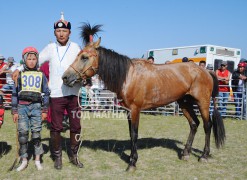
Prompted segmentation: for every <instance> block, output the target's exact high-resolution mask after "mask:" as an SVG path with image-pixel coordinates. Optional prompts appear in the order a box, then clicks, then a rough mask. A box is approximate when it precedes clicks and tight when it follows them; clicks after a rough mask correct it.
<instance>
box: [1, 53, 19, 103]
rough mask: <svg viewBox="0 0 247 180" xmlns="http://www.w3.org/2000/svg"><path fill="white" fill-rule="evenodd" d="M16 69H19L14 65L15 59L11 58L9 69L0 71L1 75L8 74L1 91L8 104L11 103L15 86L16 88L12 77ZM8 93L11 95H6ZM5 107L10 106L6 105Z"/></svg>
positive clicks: (9, 59)
mask: <svg viewBox="0 0 247 180" xmlns="http://www.w3.org/2000/svg"><path fill="white" fill-rule="evenodd" d="M16 68H17V67H16V65H15V64H14V58H13V57H9V58H8V64H7V67H6V68H3V69H1V70H0V74H3V73H6V84H4V85H3V87H2V89H1V90H0V93H1V94H3V93H4V94H5V95H4V99H5V101H6V102H7V103H10V102H11V95H10V94H12V90H13V86H14V81H13V79H12V77H11V75H12V73H13V72H14V71H15V70H16ZM6 93H9V94H6ZM5 105H6V106H8V104H5Z"/></svg>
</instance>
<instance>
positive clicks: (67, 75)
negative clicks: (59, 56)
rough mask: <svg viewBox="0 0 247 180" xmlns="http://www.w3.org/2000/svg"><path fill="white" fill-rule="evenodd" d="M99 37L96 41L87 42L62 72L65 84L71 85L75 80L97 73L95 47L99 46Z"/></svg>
mask: <svg viewBox="0 0 247 180" xmlns="http://www.w3.org/2000/svg"><path fill="white" fill-rule="evenodd" d="M100 41H101V39H100V38H99V40H98V41H97V42H90V43H88V44H87V45H86V46H85V47H84V49H83V50H81V51H80V52H79V54H78V55H77V57H76V59H75V61H74V62H73V63H72V64H71V65H70V67H69V68H68V69H67V70H66V71H65V72H64V74H63V76H62V79H63V83H64V84H65V85H67V86H71V87H72V86H73V85H74V83H75V82H77V81H80V80H84V79H86V78H88V77H92V76H93V75H95V74H96V73H97V70H98V62H99V54H98V51H97V48H98V47H99V46H100Z"/></svg>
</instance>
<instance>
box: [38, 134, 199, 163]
mask: <svg viewBox="0 0 247 180" xmlns="http://www.w3.org/2000/svg"><path fill="white" fill-rule="evenodd" d="M43 141H48V142H49V146H45V147H44V144H43V148H44V151H45V154H46V153H47V152H48V151H49V150H50V149H51V146H52V144H51V142H50V138H44V139H42V142H43ZM178 145H183V143H182V142H181V141H177V140H174V139H165V138H160V139H156V138H140V139H138V141H137V150H140V149H151V148H155V147H163V148H166V149H170V150H173V151H175V152H176V153H177V157H178V158H179V159H181V158H182V151H183V149H182V148H180V147H178ZM81 146H82V147H83V148H90V149H93V150H98V149H99V150H103V151H107V152H113V153H116V154H117V155H118V156H119V157H120V159H122V160H123V161H124V162H126V163H129V155H127V154H126V153H125V151H126V150H130V140H115V139H106V140H105V139H103V140H95V141H90V140H83V141H82V145H81ZM62 151H65V152H66V154H67V156H68V157H69V156H70V155H71V151H70V139H69V138H64V137H62ZM201 154H202V151H201V150H199V149H195V148H192V152H191V155H193V156H195V157H197V158H199V157H200V155H201ZM51 158H52V159H53V160H54V158H53V157H52V156H51Z"/></svg>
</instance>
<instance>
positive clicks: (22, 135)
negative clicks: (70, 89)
mask: <svg viewBox="0 0 247 180" xmlns="http://www.w3.org/2000/svg"><path fill="white" fill-rule="evenodd" d="M22 56H23V61H24V71H23V72H21V73H20V75H19V77H18V80H17V85H16V86H15V88H14V89H13V94H12V114H13V121H14V122H15V123H18V139H19V144H20V150H19V154H20V156H21V158H22V163H21V165H20V166H19V167H18V168H17V171H22V170H24V169H25V168H26V167H27V166H28V162H27V157H28V154H27V149H28V134H29V129H30V130H31V132H32V140H33V142H34V154H35V166H36V168H37V169H38V170H42V169H43V167H42V165H41V164H40V155H41V154H43V152H44V151H43V148H42V143H41V133H40V132H41V130H42V125H41V123H42V120H44V119H46V117H47V110H48V106H49V94H50V92H49V88H48V84H47V79H46V77H45V76H44V74H43V73H42V72H39V71H38V56H39V55H38V51H37V50H36V49H35V48H33V47H27V48H25V49H24V50H23V52H22ZM42 93H43V94H44V100H43V103H41V102H42V97H41V94H42ZM41 106H42V107H41ZM41 112H42V113H41Z"/></svg>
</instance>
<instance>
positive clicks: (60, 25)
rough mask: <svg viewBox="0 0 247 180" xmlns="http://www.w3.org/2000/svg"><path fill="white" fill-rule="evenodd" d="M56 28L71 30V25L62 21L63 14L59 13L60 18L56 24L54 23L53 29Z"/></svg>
mask: <svg viewBox="0 0 247 180" xmlns="http://www.w3.org/2000/svg"><path fill="white" fill-rule="evenodd" d="M57 28H65V29H71V24H70V22H69V21H66V20H64V15H63V12H61V18H60V20H58V21H57V22H55V23H54V29H57Z"/></svg>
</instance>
